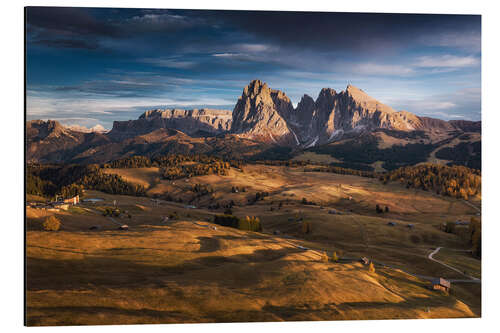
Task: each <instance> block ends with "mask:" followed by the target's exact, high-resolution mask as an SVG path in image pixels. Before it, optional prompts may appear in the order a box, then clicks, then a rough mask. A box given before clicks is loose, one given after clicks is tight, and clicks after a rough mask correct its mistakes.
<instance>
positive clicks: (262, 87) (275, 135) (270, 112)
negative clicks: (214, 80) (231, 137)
mask: <svg viewBox="0 0 500 333" xmlns="http://www.w3.org/2000/svg"><path fill="white" fill-rule="evenodd" d="M292 112H293V105H292V102H291V101H290V98H288V97H287V96H286V94H285V93H284V92H282V91H279V90H272V89H270V88H269V87H268V86H267V84H266V83H264V82H262V81H260V80H253V81H252V82H250V83H249V84H248V85H247V86H246V87H245V88H244V89H243V93H242V95H241V97H240V98H239V99H238V102H237V103H236V105H235V107H234V110H233V122H232V125H231V132H233V133H237V134H242V135H244V136H246V137H249V138H258V139H259V140H263V141H270V142H278V141H280V142H281V141H283V140H284V139H283V138H284V137H287V136H289V134H290V131H289V128H288V124H287V121H286V119H285V118H289V117H290V115H291V113H292ZM286 140H288V139H286Z"/></svg>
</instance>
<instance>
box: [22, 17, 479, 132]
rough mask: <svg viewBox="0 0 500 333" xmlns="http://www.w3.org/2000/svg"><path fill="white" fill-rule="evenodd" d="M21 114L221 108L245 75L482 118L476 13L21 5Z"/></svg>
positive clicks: (115, 116) (294, 96) (85, 115)
mask: <svg viewBox="0 0 500 333" xmlns="http://www.w3.org/2000/svg"><path fill="white" fill-rule="evenodd" d="M26 17H27V20H26V67H27V68H26V77H27V81H26V97H27V105H26V110H27V118H28V120H31V119H52V120H58V121H60V122H61V123H63V124H66V125H79V126H85V127H89V128H90V127H93V126H95V125H98V124H99V125H102V126H103V127H105V128H107V129H110V128H111V127H112V124H113V121H114V120H128V119H136V118H137V117H138V116H139V115H141V114H142V113H143V112H144V111H145V110H148V109H152V108H172V107H177V108H184V109H191V108H200V107H209V108H218V109H228V110H232V109H233V108H234V105H235V104H236V101H237V99H238V97H239V96H240V95H241V93H242V90H243V88H244V87H245V86H246V85H247V84H248V83H249V82H250V81H251V80H253V79H260V80H262V81H264V82H267V83H268V85H269V86H270V87H271V88H273V89H279V90H282V91H284V92H285V93H286V94H287V96H288V97H290V99H291V100H292V103H293V104H294V105H295V106H296V105H297V103H298V102H299V101H300V99H301V97H302V96H303V95H304V94H308V95H310V96H311V97H313V98H314V99H316V97H317V96H318V94H319V92H320V90H321V89H322V88H333V89H335V90H336V91H337V92H340V91H342V90H345V88H346V86H347V84H352V85H354V86H356V87H358V88H361V89H363V90H364V91H365V92H366V93H367V94H369V95H370V96H372V97H374V98H376V99H378V100H379V101H381V102H383V103H385V104H387V105H389V106H391V107H393V108H394V109H396V110H406V111H410V112H413V113H415V114H417V115H420V116H428V117H434V118H440V119H445V120H450V119H465V120H481V17H480V16H478V15H418V14H368V13H334V12H331V13H313V12H263V11H260V12H259V11H206V10H203V11H202V10H168V9H161V10H156V9H118V8H76V7H72V8H64V7H57V8H56V7H29V8H28V9H27V16H26Z"/></svg>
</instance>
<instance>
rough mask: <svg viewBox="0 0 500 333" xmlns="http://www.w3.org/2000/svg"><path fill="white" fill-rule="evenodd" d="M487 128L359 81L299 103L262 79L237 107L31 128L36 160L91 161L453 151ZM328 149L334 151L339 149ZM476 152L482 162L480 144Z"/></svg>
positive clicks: (31, 154)
mask: <svg viewBox="0 0 500 333" xmlns="http://www.w3.org/2000/svg"><path fill="white" fill-rule="evenodd" d="M480 132H481V122H480V121H444V120H440V119H434V118H427V117H419V116H416V115H414V114H412V113H410V112H407V111H395V110H394V109H392V108H391V107H389V106H387V105H385V104H383V103H381V102H379V101H377V100H376V99H374V98H372V97H370V96H369V95H367V94H366V93H365V92H364V91H363V90H361V89H359V88H356V87H354V86H352V85H348V86H347V88H346V90H344V91H341V92H339V93H337V92H336V91H335V90H333V89H330V88H324V89H322V90H321V91H320V93H319V96H318V97H317V98H316V100H314V99H313V98H312V97H310V96H308V95H304V96H303V97H302V99H301V100H300V102H299V103H298V105H297V107H296V108H294V107H293V105H292V103H291V101H290V99H289V98H288V97H287V96H286V94H285V93H284V92H282V91H279V90H274V89H271V88H269V87H268V86H267V84H266V83H263V82H262V81H260V80H254V81H252V82H250V83H249V84H248V85H247V86H246V87H245V88H244V89H243V93H242V95H241V97H239V98H238V101H237V102H236V105H235V107H234V110H233V111H232V112H231V111H229V110H214V109H199V110H198V109H194V110H179V109H166V110H160V109H157V110H149V111H146V112H144V113H143V114H142V115H141V116H140V117H139V118H138V119H136V120H128V121H115V122H114V123H113V128H112V129H111V131H109V132H103V131H102V130H101V129H94V130H82V129H80V128H78V127H65V126H62V125H61V124H60V123H58V122H57V121H51V120H48V121H42V120H33V121H30V122H28V123H27V128H26V135H27V145H28V146H27V160H28V161H31V162H84V163H96V162H106V161H108V160H111V159H116V158H120V157H125V156H130V155H134V154H146V155H151V154H158V153H168V152H172V153H205V154H217V155H222V156H227V157H229V156H231V157H233V158H259V157H260V158H269V159H272V158H273V156H272V155H273V154H279V157H280V158H286V156H285V157H284V156H282V153H283V152H288V153H287V154H289V155H290V157H291V155H294V156H296V155H297V154H298V153H300V152H301V151H304V150H311V151H312V150H316V151H322V150H324V149H323V148H321V147H324V146H331V145H335V144H343V143H344V142H347V141H353V140H354V141H355V142H360V140H366V138H367V137H373V138H376V139H375V140H376V141H377V147H378V148H377V149H384V147H385V148H387V147H386V146H387V145H388V144H390V145H392V146H405V145H407V144H420V145H427V146H429V145H433V146H436V149H437V148H439V147H440V146H441V145H447V146H446V148H450V147H454V146H456V145H451V146H450V143H453V140H454V139H456V138H458V137H459V136H460V135H462V134H465V133H473V135H472V136H471V137H472V141H470V140H469V141H470V144H473V143H474V142H476V143H477V141H478V138H479V143H480ZM388 137H389V139H388ZM462 137H464V136H462ZM390 138H392V139H390ZM448 141H449V142H448ZM459 141H460V143H464V142H465V143H466V142H468V141H467V140H459ZM455 143H457V145H458V144H459V143H458V142H456V140H455ZM353 146H354V145H353ZM476 146H477V144H476ZM443 148H445V147H443ZM463 149H468V151H470V149H469V148H464V147H461V150H463ZM327 151H328V154H330V155H332V156H333V155H334V154H333V151H332V150H331V149H327ZM266 152H267V153H266ZM262 154H264V155H262ZM285 155H286V154H285ZM471 156H475V158H476V160H477V147H476V148H475V149H472V151H471ZM429 157H431V156H426V158H427V159H428V158H429ZM479 158H480V149H479ZM436 160H440V159H439V158H436ZM442 160H443V161H445V162H446V163H450V162H449V161H450V160H449V159H442ZM451 161H453V160H451ZM476 162H477V161H476ZM461 164H464V163H461ZM465 164H467V163H465ZM475 164H477V163H475ZM479 164H480V163H479Z"/></svg>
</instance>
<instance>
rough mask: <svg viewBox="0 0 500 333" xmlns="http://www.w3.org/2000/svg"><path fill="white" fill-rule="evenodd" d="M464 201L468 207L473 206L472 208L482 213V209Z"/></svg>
mask: <svg viewBox="0 0 500 333" xmlns="http://www.w3.org/2000/svg"><path fill="white" fill-rule="evenodd" d="M462 201H463V202H465V203H466V204H467V205H469V206H471V207H472V208H474V209H475V210H477V211H478V212H479V213H481V209H480V208H478V207H476V206H474V205H473V204H471V203H470V202H468V201H467V200H463V199H462Z"/></svg>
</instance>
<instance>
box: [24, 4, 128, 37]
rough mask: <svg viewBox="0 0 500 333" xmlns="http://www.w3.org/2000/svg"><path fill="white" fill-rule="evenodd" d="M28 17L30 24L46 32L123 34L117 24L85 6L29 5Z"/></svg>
mask: <svg viewBox="0 0 500 333" xmlns="http://www.w3.org/2000/svg"><path fill="white" fill-rule="evenodd" d="M103 10H106V9H103ZM26 17H27V23H28V24H29V25H30V26H32V27H36V28H38V29H41V30H42V31H45V32H52V33H58V34H62V35H77V36H85V35H86V36H107V37H119V36H121V35H122V33H121V32H120V30H119V29H118V28H117V27H116V26H114V25H113V24H110V23H109V22H108V21H107V20H102V19H98V18H96V17H95V16H94V15H92V14H91V11H90V9H85V8H70V7H28V9H27V15H26Z"/></svg>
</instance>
